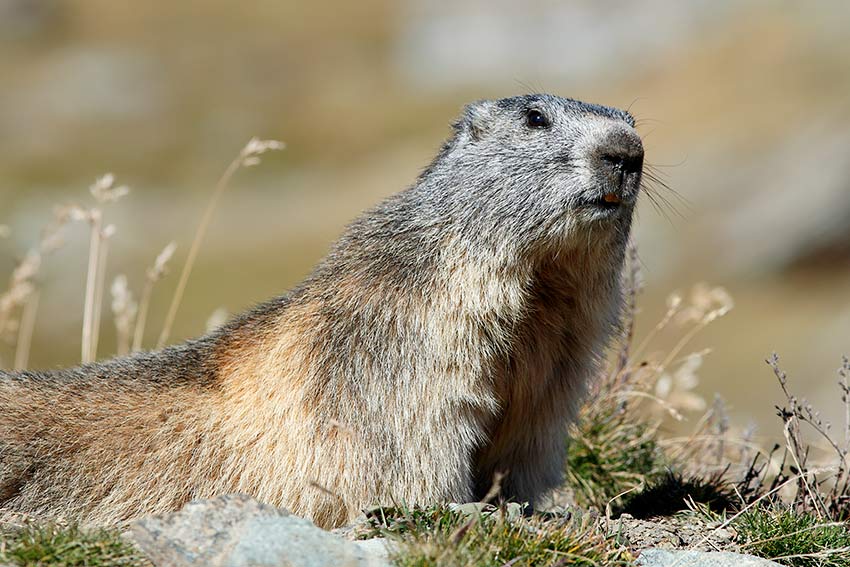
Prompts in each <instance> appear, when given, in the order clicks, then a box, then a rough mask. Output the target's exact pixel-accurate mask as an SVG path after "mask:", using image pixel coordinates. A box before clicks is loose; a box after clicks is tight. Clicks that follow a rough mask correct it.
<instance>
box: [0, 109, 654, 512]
mask: <svg viewBox="0 0 850 567" xmlns="http://www.w3.org/2000/svg"><path fill="white" fill-rule="evenodd" d="M507 100H509V101H510V100H513V99H507ZM540 100H542V101H543V102H545V103H546V104H549V105H553V106H551V108H553V109H555V110H552V112H556V111H557V108H558V107H557V106H554V105H557V104H563V105H565V106H564V107H565V108H568V109H569V110H570V112H573V110H575V109H574V108H573V107H568V106H567V103H569V104H574V105H580V104H581V103H575V101H566V102H561V101H565V100H566V99H557V98H555V97H550V99H539V100H538V99H534V100H533V102H535V104H542V103H541V102H539V101H540ZM498 104H502V103H501V102H500V103H498ZM505 108H506V109H511V108H512V107H510V106H508V105H507V104H505ZM547 108H550V107H547ZM575 108H578V109H579V110H580V111H581V112H583V113H584V114H580V115H579V117H578V118H576V117H574V116H572V114H567V115H566V116H567V117H568V118H570V119H571V120H573V121H574V122H575V124H573V123H571V124H573V126H572V127H574V130H575V131H577V132H582V136H584V137H583V138H582V141H583V142H584V143H586V144H589V143H590V142H588V141H587V140H588V136H607V135H608V132H609V131H616V132H617V133H618V135H619V132H620V131H621V130H622V131H623V132H627V133H628V131H629V130H630V126H629V125H628V120H627V119H626V118H624V116H627V115H624V114H617V112H619V111H613V110H610V109H602V110H600V108H602V107H584V106H576V107H575ZM485 111H486V112H485ZM603 111H604V112H603ZM495 112H496V111H495V110H494V107H487V106H482V107H480V108H479V107H475V112H472V111H470V112H469V116H470V118H469V120H471V121H481V120H485V118H482V117H483V116H484V117H487V116H489V118H487V119H489V120H496V118H493V116H495V114H494V113H495ZM500 112H502V111H500ZM510 112H514V111H513V110H512V109H511V110H510ZM517 112H519V111H517ZM565 112H566V111H565ZM575 112H577V113H578V112H579V111H578V110H576V111H575ZM487 113H489V114H487ZM507 113H508V110H505V111H504V113H503V115H504V116H508V114H507ZM510 116H513V114H511V115H510ZM629 118H630V117H629ZM499 119H500V120H502V118H499ZM504 120H507V119H504ZM565 120H566V119H565ZM624 120H625V121H626V122H625V123H624V122H623V121H624ZM497 126H498V125H497V124H492V123H488V122H482V123H480V124H471V125H467V126H466V127H465V126H464V124H462V123H461V124H459V125H458V127H457V128H458V132H457V134H456V137H455V138H454V139H453V140H452V141H451V142H450V143H449V144H447V146H446V148H444V150H443V153H442V154H441V156H439V157H438V160H437V161H436V162H435V164H434V165H432V167H431V169H429V170H428V171H426V172H425V173H424V174H423V176H422V177H421V178H420V180H419V182H418V184H417V185H416V186H414V187H413V188H411V189H409V190H408V191H407V192H404V193H401V194H399V195H398V196H396V197H393V198H391V199H390V200H388V201H387V202H385V203H383V204H382V205H380V206H379V207H377V208H375V209H373V210H372V211H370V212H368V213H366V214H365V215H364V217H362V218H361V219H360V220H358V221H356V222H355V223H354V224H353V225H352V226H351V227H349V229H348V231H347V232H346V235H344V236H343V238H342V239H341V240H340V241H339V242H338V243H337V245H336V246H335V247H334V250H333V251H332V252H331V254H330V256H329V257H328V258H327V259H326V260H325V261H324V262H323V263H322V264H320V265H319V266H318V267H317V269H316V271H315V272H314V273H313V275H311V276H310V277H309V278H308V279H307V280H306V281H305V282H304V283H303V284H302V285H301V286H299V287H298V288H297V289H296V290H294V291H293V292H291V293H290V294H288V295H287V296H284V297H282V298H279V299H276V300H272V301H270V302H269V303H267V304H264V305H262V306H260V307H258V308H256V309H255V310H253V311H251V312H250V313H248V314H246V315H243V316H241V317H239V318H237V319H236V320H234V321H232V322H230V323H229V324H228V325H226V326H225V327H223V328H222V329H220V330H219V331H217V332H215V333H213V334H212V335H209V336H207V337H204V338H202V339H199V340H197V341H190V342H188V343H186V344H183V345H178V346H176V347H170V348H169V349H166V350H164V351H161V352H158V353H141V354H138V355H135V356H133V357H130V358H126V359H116V360H113V361H109V362H106V363H101V364H96V365H89V366H84V367H81V368H77V369H71V370H68V371H64V372H60V373H24V374H17V375H13V374H6V375H4V374H2V373H0V507H7V508H10V509H13V510H16V511H20V512H25V513H28V514H34V515H39V516H49V517H55V516H64V517H71V518H75V519H80V520H83V521H85V522H90V523H120V522H125V521H127V520H130V519H132V518H134V517H137V516H139V515H142V514H150V513H157V512H163V511H168V510H173V509H176V508H178V507H180V506H181V505H182V504H184V503H185V502H186V501H188V500H190V499H193V498H198V497H211V496H215V495H218V494H224V493H232V492H244V493H248V494H251V495H253V496H255V497H256V498H258V499H260V500H262V501H264V502H268V503H272V504H275V505H281V506H285V507H287V508H289V509H290V510H291V511H292V512H294V513H296V514H299V515H303V516H307V517H310V518H312V519H313V521H315V522H316V523H317V524H318V525H320V526H325V527H331V526H337V525H340V524H343V523H345V522H346V521H348V520H349V519H351V518H352V517H353V516H355V515H356V514H358V513H359V511H360V510H361V509H362V508H364V507H366V506H368V505H372V504H390V503H406V504H408V505H417V504H429V503H434V502H444V501H470V500H474V499H477V498H481V497H482V496H483V495H484V494H485V493H486V492H487V490H488V489H489V488H490V485H491V483H492V481H493V478H494V475H496V474H497V473H507V476H506V477H505V479H504V481H503V485H502V488H503V495H504V496H505V497H508V498H516V499H520V500H524V501H529V502H531V503H533V502H534V500H535V499H536V498H538V497H539V496H540V495H541V494H542V493H543V492H545V491H546V490H548V489H550V488H552V487H554V486H555V485H556V484H557V483H558V482H559V481H560V478H561V471H562V466H563V455H564V445H565V436H566V427H567V424H568V422H569V419H570V417H571V416H573V415H574V414H575V411H576V407H577V404H578V403H579V401H580V399H581V395H582V393H583V390H584V387H585V383H586V380H587V379H588V377H589V376H591V375H592V374H593V372H594V371H595V369H596V367H597V363H598V361H599V359H600V357H601V355H602V353H603V351H604V348H605V345H606V343H607V339H608V337H609V335H610V334H611V333H612V332H613V330H614V329H615V328H616V321H617V313H618V308H619V302H620V291H619V273H620V268H621V265H622V260H623V254H624V246H625V241H626V239H627V236H628V228H629V221H630V218H631V209H630V208H628V209H626V208H624V209H623V211H621V212H618V213H617V214H616V215H615V216H611V217H610V218H608V217H605V218H602V220H599V219H597V218H596V217H588V218H587V219H584V217H582V216H581V215H583V214H584V213H582V212H570V211H573V210H574V209H573V208H571V207H574V206H576V205H574V204H572V201H568V202H566V203H565V204H564V205H563V206H561V205H558V207H561V208H558V209H557V210H553V212H552V215H553V221H552V223H554V224H547V223H548V221H547V222H544V223H540V222H538V221H534V219H530V221H529V222H530V223H531V221H534V222H533V224H529V225H528V227H527V228H525V227H522V226H519V225H516V226H514V225H511V223H512V222H514V220H513V219H517V218H518V219H520V220H522V214H523V213H522V209H519V212H518V213H513V212H511V213H510V215H509V216H508V213H507V212H505V213H504V214H505V215H506V216H505V218H504V219H501V220H500V218H499V215H500V214H503V213H501V212H500V209H499V206H502V205H500V204H499V203H498V202H495V201H490V202H488V204H487V207H485V208H481V209H480V211H478V212H476V211H477V209H476V207H475V204H476V203H475V201H474V199H476V198H477V197H473V202H472V203H471V205H472V207H471V208H470V203H469V202H464V204H463V205H456V204H453V200H456V199H461V197H462V195H461V196H458V192H457V191H456V190H455V189H454V188H455V187H463V186H464V183H472V184H473V185H475V183H477V181H476V179H479V178H481V179H482V181H480V184H481V186H482V187H484V186H487V185H486V184H487V183H489V182H488V181H486V179H485V178H489V177H488V176H489V173H488V172H486V171H477V172H475V175H476V176H478V177H471V178H470V179H467V181H466V182H463V183H461V184H460V185H457V184H456V182H453V181H451V179H450V174H452V173H454V172H453V170H452V169H451V168H452V167H458V166H455V164H456V163H461V162H463V161H464V160H465V159H467V158H465V157H464V156H465V155H466V154H459V153H458V152H467V151H472V150H469V148H473V149H474V144H475V143H476V140H477V138H472V136H481V135H482V132H494V131H495V129H496V128H497ZM508 126H510V125H509V124H508V125H505V126H503V127H504V128H506V129H507V128H508ZM499 127H502V126H499ZM511 127H513V126H511ZM571 131H572V130H571ZM600 132H601V133H600ZM491 135H492V136H497V135H500V134H498V133H496V134H491ZM522 135H525V134H522ZM628 135H629V136H631V134H628ZM464 144H466V145H464ZM638 144H639V142H638ZM499 147H501V146H499ZM545 147H549V146H545ZM576 147H578V143H576ZM506 151H514V150H506ZM582 151H584V150H582ZM453 152H454V153H453ZM538 153H539V152H538V151H537V150H535V151H534V152H533V154H530V155H533V156H535V157H534V159H538V158H537V157H536V156H537V154H538ZM641 155H642V154H641ZM544 157H545V156H544ZM579 157H581V158H582V159H584V154H582V155H581V156H579ZM539 159H543V158H539ZM547 163H548V162H547ZM565 175H566V174H565ZM569 175H572V176H573V177H575V176H576V175H578V174H573V173H569ZM582 175H584V174H582ZM481 176H484V177H481ZM502 176H503V177H504V175H502ZM548 179H550V178H548V177H547V178H546V180H548ZM558 179H560V178H558ZM582 179H584V178H583V177H582V178H578V177H576V182H575V183H576V188H575V189H574V191H575V192H576V194H578V193H579V192H580V191H584V189H581V190H580V189H579V188H578V187H579V185H581V184H580V183H579V181H581V180H582ZM447 180H448V181H447ZM546 180H541V181H540V183H544V181H546ZM509 181H510V180H508V182H509ZM546 182H547V183H548V181H546ZM558 182H559V183H560V181H558ZM553 183H554V181H553ZM535 187H536V186H535ZM582 187H583V185H582ZM444 188H447V189H444ZM449 189H451V191H448V190H449ZM593 190H594V191H595V190H596V189H593ZM618 190H620V189H618ZM630 190H631V189H630ZM634 191H636V188H634ZM529 194H530V193H529ZM594 196H595V195H594ZM627 196H628V195H627ZM566 197H569V198H572V197H574V196H573V195H571V194H569V193H568V192H567V194H566ZM631 197H633V195H631ZM482 198H483V197H482ZM541 198H542V197H541ZM458 202H460V201H458ZM520 205H521V203H520ZM503 206H504V207H508V206H510V207H514V206H519V205H517V204H516V199H513V198H512V199H510V200H505V201H504V205H503ZM452 207H462V208H457V209H454V208H452ZM575 210H576V211H582V210H584V209H575ZM494 211H495V213H494ZM564 211H566V215H565V214H564ZM464 215H470V216H469V218H470V219H475V222H474V223H473V224H471V225H467V224H466V221H464V220H463V219H464V218H465V217H464ZM493 215H495V216H493ZM529 215H530V213H529ZM490 216H493V219H492V220H493V223H494V224H493V225H492V227H491V228H490V229H486V228H484V227H483V226H478V223H477V220H478V219H482V222H483V223H484V224H486V222H488V221H487V219H488V218H489V217H490ZM557 223H560V224H557ZM535 231H538V232H537V233H536V232H535Z"/></svg>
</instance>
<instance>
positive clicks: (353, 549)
mask: <svg viewBox="0 0 850 567" xmlns="http://www.w3.org/2000/svg"><path fill="white" fill-rule="evenodd" d="M128 536H129V538H130V539H131V540H132V541H133V542H134V543H135V544H136V545H137V546H138V547H139V548H140V549H141V550H142V551H143V552H144V553H145V554H146V555H147V556H148V557H149V558H150V559H151V561H153V563H154V565H156V566H157V567H166V566H167V567H189V566H193V565H205V566H209V567H248V566H251V567H264V566H269V567H272V566H274V567H320V566H325V565H335V566H340V567H389V565H390V564H389V561H388V560H387V559H385V557H386V555H387V552H388V550H387V548H386V547H383V549H382V550H376V548H377V547H378V545H377V544H375V543H372V544H369V545H357V544H355V543H352V542H350V541H346V540H344V539H342V538H340V537H338V536H335V535H333V534H331V533H329V532H326V531H324V530H322V529H320V528H317V527H316V526H314V525H313V524H312V522H310V521H309V520H305V519H303V518H298V517H296V516H293V515H291V514H289V512H287V511H285V510H280V509H277V508H275V507H273V506H268V505H265V504H261V503H259V502H257V501H256V500H253V499H252V498H250V497H248V496H245V495H241V494H236V495H228V496H221V497H218V498H215V499H212V500H197V501H194V502H190V503H189V504H187V505H186V506H185V507H184V508H183V509H182V510H181V511H179V512H176V513H173V514H164V515H161V516H153V517H150V518H143V519H141V520H137V521H136V522H134V523H133V524H132V525H131V526H130V533H129V535H128ZM381 553H383V556H382V555H380V554H381Z"/></svg>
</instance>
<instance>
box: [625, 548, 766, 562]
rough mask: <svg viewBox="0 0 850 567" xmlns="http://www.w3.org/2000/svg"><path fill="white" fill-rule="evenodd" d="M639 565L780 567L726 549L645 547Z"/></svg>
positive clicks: (764, 560) (639, 558)
mask: <svg viewBox="0 0 850 567" xmlns="http://www.w3.org/2000/svg"><path fill="white" fill-rule="evenodd" d="M637 564H638V565H640V566H641V567H674V566H675V567H686V566H687V567H782V566H781V565H780V564H779V563H776V562H774V561H768V560H767V559H762V558H760V557H755V556H753V555H743V554H740V553H731V552H727V551H693V550H688V551H686V550H672V549H657V548H651V549H645V550H643V551H642V552H641V554H640V556H639V557H638V560H637Z"/></svg>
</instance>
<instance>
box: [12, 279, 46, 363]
mask: <svg viewBox="0 0 850 567" xmlns="http://www.w3.org/2000/svg"><path fill="white" fill-rule="evenodd" d="M39 298H40V294H39V292H38V290H34V291H33V292H32V293H31V294H30V296H29V298H28V299H27V302H26V304H25V305H24V310H23V314H22V315H21V323H20V328H19V329H18V339H17V344H16V345H15V366H14V368H15V370H26V369H27V366H28V365H29V358H30V349H31V347H32V337H33V333H34V332H35V320H36V315H37V314H38V302H39Z"/></svg>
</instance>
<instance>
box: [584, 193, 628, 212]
mask: <svg viewBox="0 0 850 567" xmlns="http://www.w3.org/2000/svg"><path fill="white" fill-rule="evenodd" d="M622 204H623V201H622V200H621V199H620V197H619V196H617V195H616V194H614V193H606V194H605V195H603V196H602V197H598V198H596V199H589V200H588V201H587V205H589V206H591V207H594V208H598V209H602V210H605V211H615V210H617V209H619V208H620V205H622Z"/></svg>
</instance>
